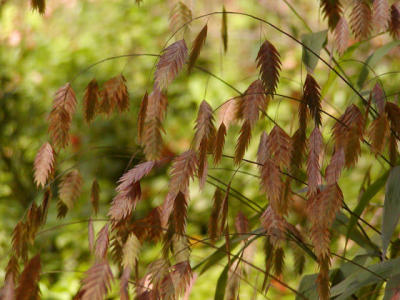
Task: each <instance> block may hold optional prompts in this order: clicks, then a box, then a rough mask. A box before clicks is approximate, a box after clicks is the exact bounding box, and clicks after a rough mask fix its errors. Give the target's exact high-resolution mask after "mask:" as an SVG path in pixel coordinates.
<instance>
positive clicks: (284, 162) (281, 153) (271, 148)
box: [267, 125, 292, 168]
mask: <svg viewBox="0 0 400 300" xmlns="http://www.w3.org/2000/svg"><path fill="white" fill-rule="evenodd" d="M267 149H268V152H269V155H270V157H272V158H273V160H274V162H275V164H276V165H277V166H280V167H286V168H288V167H289V165H290V161H291V155H292V140H291V138H290V136H289V135H288V134H287V133H286V132H285V131H284V130H283V129H282V128H280V127H279V126H277V125H275V126H274V128H273V129H272V130H271V132H270V134H269V137H268V141H267Z"/></svg>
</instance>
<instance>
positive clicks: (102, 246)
mask: <svg viewBox="0 0 400 300" xmlns="http://www.w3.org/2000/svg"><path fill="white" fill-rule="evenodd" d="M109 240H110V239H109V230H108V224H106V225H104V226H103V228H102V229H101V230H100V231H99V233H98V234H97V239H96V247H95V251H94V254H95V256H96V259H97V260H99V261H101V260H103V259H105V258H106V256H107V250H108V244H109Z"/></svg>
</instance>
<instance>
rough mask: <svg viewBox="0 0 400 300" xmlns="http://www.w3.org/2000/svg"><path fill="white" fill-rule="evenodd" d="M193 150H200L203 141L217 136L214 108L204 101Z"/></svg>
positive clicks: (200, 109)
mask: <svg viewBox="0 0 400 300" xmlns="http://www.w3.org/2000/svg"><path fill="white" fill-rule="evenodd" d="M194 129H195V135H194V139H193V148H194V149H198V148H199V146H200V143H201V142H202V141H203V140H206V141H207V140H209V139H210V138H211V137H213V136H214V135H215V127H214V117H213V110H212V107H211V106H210V105H209V104H208V103H207V101H205V100H203V101H202V102H201V104H200V108H199V112H198V114H197V119H196V125H195V128H194Z"/></svg>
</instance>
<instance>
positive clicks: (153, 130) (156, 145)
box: [141, 88, 167, 160]
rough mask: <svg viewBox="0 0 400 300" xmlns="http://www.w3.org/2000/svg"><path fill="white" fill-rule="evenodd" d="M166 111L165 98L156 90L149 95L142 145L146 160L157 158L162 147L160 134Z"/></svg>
mask: <svg viewBox="0 0 400 300" xmlns="http://www.w3.org/2000/svg"><path fill="white" fill-rule="evenodd" d="M166 109H167V97H166V96H165V95H164V94H162V93H161V91H160V90H158V89H157V88H156V89H155V90H154V91H153V92H152V93H151V94H150V95H149V97H148V104H147V111H146V118H145V122H144V131H143V137H142V139H141V140H142V145H143V146H144V153H145V155H146V158H147V160H154V159H157V158H159V156H160V152H161V149H162V146H163V141H162V136H161V133H162V132H163V128H162V121H163V120H164V117H165V111H166Z"/></svg>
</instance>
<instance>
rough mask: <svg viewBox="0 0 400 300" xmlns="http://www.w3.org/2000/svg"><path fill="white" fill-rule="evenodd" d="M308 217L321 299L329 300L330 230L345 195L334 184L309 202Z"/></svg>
mask: <svg viewBox="0 0 400 300" xmlns="http://www.w3.org/2000/svg"><path fill="white" fill-rule="evenodd" d="M309 201H310V204H309V206H308V216H309V220H310V222H311V228H310V238H311V241H312V243H313V245H314V252H315V255H316V256H317V259H318V264H319V268H320V273H319V275H318V279H317V285H318V293H319V296H320V299H329V265H330V250H329V244H330V233H329V228H330V227H331V225H332V222H333V221H334V219H335V217H336V213H337V212H338V211H339V210H340V208H341V205H342V202H343V194H342V191H341V190H340V188H339V186H338V185H337V184H336V183H334V184H330V185H328V186H326V187H325V189H324V190H323V191H321V192H319V193H318V194H316V195H313V196H312V197H311V199H310V200H309Z"/></svg>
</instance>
